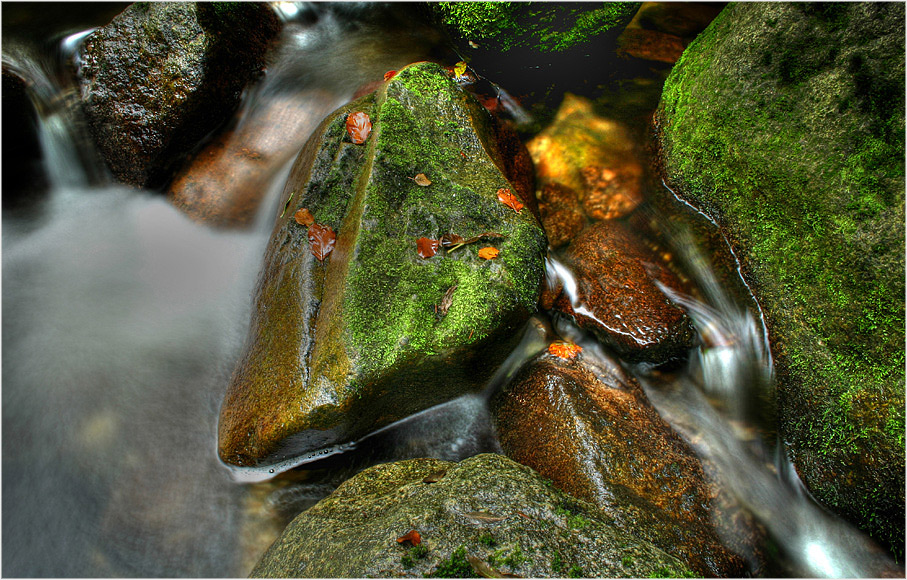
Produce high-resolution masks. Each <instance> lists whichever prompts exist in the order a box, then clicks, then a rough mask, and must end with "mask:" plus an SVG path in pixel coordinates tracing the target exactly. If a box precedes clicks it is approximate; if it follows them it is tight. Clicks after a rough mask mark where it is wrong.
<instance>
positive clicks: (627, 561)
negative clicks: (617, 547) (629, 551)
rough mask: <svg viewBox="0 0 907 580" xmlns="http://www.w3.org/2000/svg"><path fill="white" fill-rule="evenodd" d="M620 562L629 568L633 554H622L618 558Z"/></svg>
mask: <svg viewBox="0 0 907 580" xmlns="http://www.w3.org/2000/svg"><path fill="white" fill-rule="evenodd" d="M620 563H621V564H623V565H624V566H625V567H627V568H629V567H630V566H632V565H633V556H624V557H623V558H621V559H620Z"/></svg>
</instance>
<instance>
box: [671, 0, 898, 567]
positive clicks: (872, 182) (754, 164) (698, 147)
mask: <svg viewBox="0 0 907 580" xmlns="http://www.w3.org/2000/svg"><path fill="white" fill-rule="evenodd" d="M656 128H657V133H658V139H659V145H660V148H661V153H662V156H661V159H662V163H663V170H664V175H665V178H666V181H667V183H668V184H669V185H670V186H671V187H672V188H674V189H675V190H676V191H677V193H678V194H680V195H681V196H683V197H684V198H686V199H688V200H690V201H691V202H693V203H694V204H696V205H698V206H700V207H701V208H702V209H703V210H705V211H706V212H708V213H709V214H711V215H712V216H713V217H714V218H716V220H717V221H718V222H719V224H720V225H721V227H722V229H723V230H724V232H725V234H726V235H727V236H728V237H729V239H730V240H731V242H732V243H733V245H734V246H735V247H736V248H737V250H738V255H739V256H740V259H741V261H742V263H743V267H744V270H745V273H746V275H747V277H748V278H749V280H750V282H751V283H752V285H753V287H754V289H755V291H756V294H757V297H758V299H759V301H760V303H761V304H762V306H763V309H764V311H765V313H766V317H767V322H768V324H769V330H770V334H771V340H772V351H773V354H774V355H775V357H776V358H775V360H776V370H777V377H778V403H779V420H780V426H781V430H782V434H783V436H784V438H785V440H786V442H787V444H788V448H789V451H790V453H791V455H792V458H793V460H794V462H795V464H796V466H797V469H798V472H799V473H800V475H801V477H802V478H803V480H804V481H805V483H806V484H807V486H808V487H809V489H810V490H811V491H812V492H813V493H814V494H815V495H816V497H818V498H819V499H820V500H821V501H822V502H824V503H825V504H826V505H828V506H830V507H832V508H833V509H834V510H835V511H836V512H838V513H839V514H841V515H843V516H845V517H847V518H848V519H850V520H851V521H853V522H854V523H856V524H858V525H859V526H860V527H861V528H863V529H864V530H866V531H868V532H869V533H871V534H872V535H873V536H874V537H875V538H877V539H878V540H880V541H882V542H883V543H884V544H885V545H887V546H888V547H890V548H892V549H893V550H894V551H895V552H899V553H901V554H902V553H903V542H904V364H905V359H904V5H903V4H887V3H859V4H833V5H831V4H811V3H809V4H801V3H790V4H788V3H752V4H751V3H740V4H730V5H729V6H728V7H727V8H726V9H725V10H724V11H723V12H722V13H721V15H719V17H718V18H717V19H716V20H715V21H714V22H713V23H712V25H711V26H710V27H709V28H708V29H707V30H706V31H705V32H703V33H702V34H701V35H700V36H699V37H698V38H697V39H696V40H695V41H694V42H693V43H692V44H691V45H690V46H689V47H688V48H687V50H686V51H685V52H684V54H683V56H682V58H681V59H680V60H679V61H678V63H677V64H676V66H675V67H674V70H673V71H672V73H671V75H670V77H669V78H668V80H667V82H666V85H665V89H664V93H663V96H662V102H661V105H660V108H659V111H658V114H657V116H656Z"/></svg>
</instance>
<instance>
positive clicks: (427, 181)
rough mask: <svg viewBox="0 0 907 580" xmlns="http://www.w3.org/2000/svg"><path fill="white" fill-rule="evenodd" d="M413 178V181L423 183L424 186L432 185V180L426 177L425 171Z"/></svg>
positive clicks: (417, 183) (418, 183)
mask: <svg viewBox="0 0 907 580" xmlns="http://www.w3.org/2000/svg"><path fill="white" fill-rule="evenodd" d="M412 179H413V181H415V182H416V185H421V186H422V187H427V186H429V185H431V180H430V179H429V178H427V177H425V174H424V173H419V174H418V175H416V176H415V177H413V178H412Z"/></svg>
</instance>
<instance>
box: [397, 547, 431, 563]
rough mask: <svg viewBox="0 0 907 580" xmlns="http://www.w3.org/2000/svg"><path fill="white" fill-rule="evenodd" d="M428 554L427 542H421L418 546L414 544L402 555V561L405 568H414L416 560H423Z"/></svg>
mask: <svg viewBox="0 0 907 580" xmlns="http://www.w3.org/2000/svg"><path fill="white" fill-rule="evenodd" d="M427 555H428V547H426V546H425V544H419V545H418V546H412V547H410V548H409V549H408V550H406V553H405V554H403V555H402V556H400V563H401V564H402V565H403V567H404V568H412V567H413V566H415V565H416V560H421V559H422V558H424V557H425V556H427Z"/></svg>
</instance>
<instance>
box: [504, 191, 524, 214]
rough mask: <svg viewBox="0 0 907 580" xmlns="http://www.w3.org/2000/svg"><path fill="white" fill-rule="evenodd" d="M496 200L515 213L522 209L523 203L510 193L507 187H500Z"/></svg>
mask: <svg viewBox="0 0 907 580" xmlns="http://www.w3.org/2000/svg"><path fill="white" fill-rule="evenodd" d="M498 200H500V202H501V203H503V204H504V205H506V206H507V207H509V208H510V209H512V210H513V211H515V212H517V213H520V210H521V209H523V202H521V201H520V198H519V197H518V196H516V195H514V194H512V193H510V188H509V187H502V188H501V189H499V190H498Z"/></svg>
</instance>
